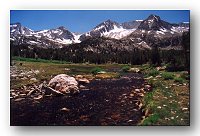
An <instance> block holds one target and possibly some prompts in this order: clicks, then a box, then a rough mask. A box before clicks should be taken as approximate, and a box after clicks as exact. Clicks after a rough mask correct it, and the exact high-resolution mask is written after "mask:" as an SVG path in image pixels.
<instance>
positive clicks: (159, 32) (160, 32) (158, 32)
mask: <svg viewBox="0 0 200 136" xmlns="http://www.w3.org/2000/svg"><path fill="white" fill-rule="evenodd" d="M156 33H157V34H165V33H164V32H162V31H156Z"/></svg>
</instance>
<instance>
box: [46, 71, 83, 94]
mask: <svg viewBox="0 0 200 136" xmlns="http://www.w3.org/2000/svg"><path fill="white" fill-rule="evenodd" d="M48 86H49V87H51V88H53V89H55V90H56V91H59V92H61V93H64V94H67V93H72V94H74V93H78V92H79V89H78V82H77V81H76V79H75V78H74V77H71V76H68V75H66V74H60V75H57V76H55V77H54V78H52V79H51V80H50V81H49V84H48Z"/></svg>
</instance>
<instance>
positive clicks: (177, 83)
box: [140, 67, 190, 125]
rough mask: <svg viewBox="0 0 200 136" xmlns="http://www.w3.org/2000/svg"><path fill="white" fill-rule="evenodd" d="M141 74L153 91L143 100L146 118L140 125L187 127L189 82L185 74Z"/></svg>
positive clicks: (183, 72)
mask: <svg viewBox="0 0 200 136" xmlns="http://www.w3.org/2000/svg"><path fill="white" fill-rule="evenodd" d="M143 73H144V74H145V76H146V82H148V83H149V84H151V85H152V86H153V91H152V92H149V93H147V94H146V95H145V97H144V98H143V103H144V105H145V109H144V112H145V113H146V118H145V119H144V120H143V121H142V122H141V123H140V125H189V123H190V121H189V80H187V78H186V77H187V76H188V74H187V72H185V71H182V72H166V71H165V70H163V71H157V70H156V69H154V68H150V67H149V69H148V68H146V69H144V71H143Z"/></svg>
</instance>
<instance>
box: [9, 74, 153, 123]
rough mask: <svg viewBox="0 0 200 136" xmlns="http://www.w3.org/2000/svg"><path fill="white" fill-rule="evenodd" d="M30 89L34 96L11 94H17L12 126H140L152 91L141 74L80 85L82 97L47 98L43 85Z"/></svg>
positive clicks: (27, 93)
mask: <svg viewBox="0 0 200 136" xmlns="http://www.w3.org/2000/svg"><path fill="white" fill-rule="evenodd" d="M27 88H28V89H29V88H30V89H32V92H31V91H30V89H29V92H24V91H22V90H11V94H12V93H13V94H17V95H16V97H14V95H11V99H10V124H11V125H13V126H26V125H70V126H71V125H72V126H73V125H92V126H93V125H137V124H138V122H140V121H141V119H142V116H143V114H144V113H143V112H142V108H143V105H142V103H141V99H142V97H143V96H144V94H145V93H146V91H148V90H149V88H148V85H147V86H145V84H144V79H143V75H142V74H139V73H127V74H125V75H123V76H121V77H120V78H112V79H92V80H91V81H90V82H89V83H86V84H82V85H79V93H74V94H69V95H48V94H46V93H45V92H43V91H44V90H43V89H41V88H42V87H41V85H40V86H36V85H35V86H29V87H27ZM28 89H27V90H28ZM17 92H18V93H17ZM19 92H20V93H19ZM22 92H24V93H22Z"/></svg>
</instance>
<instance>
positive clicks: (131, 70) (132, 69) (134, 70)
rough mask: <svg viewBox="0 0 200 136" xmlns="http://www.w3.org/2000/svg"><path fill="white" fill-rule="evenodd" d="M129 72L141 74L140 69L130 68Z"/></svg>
mask: <svg viewBox="0 0 200 136" xmlns="http://www.w3.org/2000/svg"><path fill="white" fill-rule="evenodd" d="M128 71H129V72H134V73H139V72H140V69H139V68H130V69H129V70H128Z"/></svg>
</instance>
